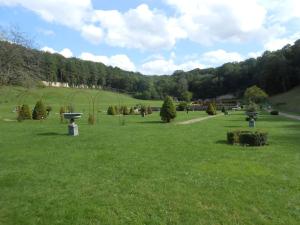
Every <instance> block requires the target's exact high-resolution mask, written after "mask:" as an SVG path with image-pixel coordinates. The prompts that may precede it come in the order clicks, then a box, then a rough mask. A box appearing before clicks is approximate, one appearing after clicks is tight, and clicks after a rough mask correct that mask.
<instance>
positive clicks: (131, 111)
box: [129, 107, 135, 115]
mask: <svg viewBox="0 0 300 225" xmlns="http://www.w3.org/2000/svg"><path fill="white" fill-rule="evenodd" d="M129 114H130V115H135V112H134V108H133V107H131V108H130V110H129Z"/></svg>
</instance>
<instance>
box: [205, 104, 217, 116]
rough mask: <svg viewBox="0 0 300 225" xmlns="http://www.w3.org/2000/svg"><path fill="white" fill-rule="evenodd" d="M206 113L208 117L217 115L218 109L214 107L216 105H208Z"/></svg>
mask: <svg viewBox="0 0 300 225" xmlns="http://www.w3.org/2000/svg"><path fill="white" fill-rule="evenodd" d="M206 113H207V114H208V115H211V116H213V115H217V111H216V108H215V107H214V105H213V104H212V103H209V104H208V107H207V109H206Z"/></svg>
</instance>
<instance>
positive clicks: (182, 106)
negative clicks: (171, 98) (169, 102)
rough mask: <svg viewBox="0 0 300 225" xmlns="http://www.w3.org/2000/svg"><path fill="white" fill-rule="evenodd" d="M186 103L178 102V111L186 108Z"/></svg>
mask: <svg viewBox="0 0 300 225" xmlns="http://www.w3.org/2000/svg"><path fill="white" fill-rule="evenodd" d="M187 107H188V104H187V103H186V102H180V103H179V105H178V106H177V110H178V111H185V110H187Z"/></svg>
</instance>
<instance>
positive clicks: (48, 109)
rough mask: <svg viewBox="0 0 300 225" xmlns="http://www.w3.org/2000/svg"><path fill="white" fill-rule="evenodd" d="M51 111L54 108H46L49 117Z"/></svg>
mask: <svg viewBox="0 0 300 225" xmlns="http://www.w3.org/2000/svg"><path fill="white" fill-rule="evenodd" d="M51 111H52V107H51V106H47V107H46V112H47V116H49V114H50V112H51Z"/></svg>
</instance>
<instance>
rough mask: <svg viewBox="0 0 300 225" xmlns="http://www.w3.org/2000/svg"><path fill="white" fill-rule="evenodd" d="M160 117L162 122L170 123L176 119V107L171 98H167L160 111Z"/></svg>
mask: <svg viewBox="0 0 300 225" xmlns="http://www.w3.org/2000/svg"><path fill="white" fill-rule="evenodd" d="M160 117H161V120H162V121H163V122H166V123H170V122H171V121H172V120H173V119H175V118H176V107H175V105H174V103H173V100H172V98H171V97H169V96H167V97H166V98H165V100H164V103H163V105H162V107H161V110H160Z"/></svg>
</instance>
